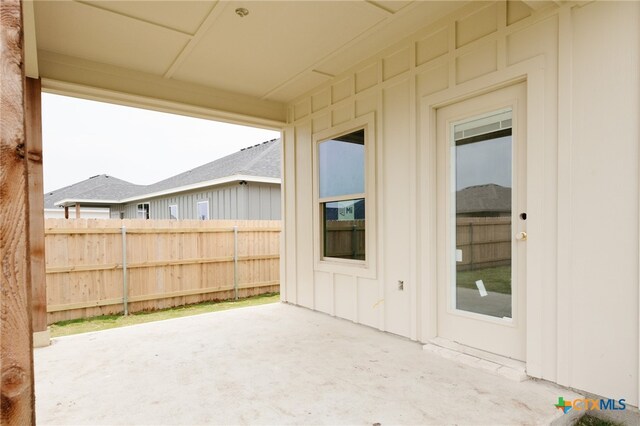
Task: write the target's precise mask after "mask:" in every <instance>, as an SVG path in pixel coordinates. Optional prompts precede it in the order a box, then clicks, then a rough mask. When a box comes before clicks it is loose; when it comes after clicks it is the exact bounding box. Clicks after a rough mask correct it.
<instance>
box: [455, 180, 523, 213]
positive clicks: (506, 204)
mask: <svg viewBox="0 0 640 426" xmlns="http://www.w3.org/2000/svg"><path fill="white" fill-rule="evenodd" d="M456 215H457V216H458V217H460V216H468V217H479V216H480V217H497V216H511V188H506V187H504V186H500V185H496V184H495V183H489V184H486V185H475V186H469V187H467V188H463V189H461V190H459V191H457V192H456Z"/></svg>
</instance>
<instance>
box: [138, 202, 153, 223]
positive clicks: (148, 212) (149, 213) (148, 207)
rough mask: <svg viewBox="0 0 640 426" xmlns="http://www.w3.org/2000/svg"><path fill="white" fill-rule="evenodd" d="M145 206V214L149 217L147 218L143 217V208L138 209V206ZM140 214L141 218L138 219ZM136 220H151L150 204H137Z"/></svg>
mask: <svg viewBox="0 0 640 426" xmlns="http://www.w3.org/2000/svg"><path fill="white" fill-rule="evenodd" d="M145 205H146V206H147V210H146V213H147V214H148V215H149V217H144V216H145V210H144V207H142V210H141V209H140V206H145ZM140 214H142V216H143V217H140ZM136 219H145V220H147V219H151V204H150V203H138V204H137V205H136Z"/></svg>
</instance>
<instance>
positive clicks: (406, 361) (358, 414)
mask: <svg viewBox="0 0 640 426" xmlns="http://www.w3.org/2000/svg"><path fill="white" fill-rule="evenodd" d="M34 363H35V370H36V377H35V378H36V411H37V422H38V424H65V425H69V424H92V425H96V424H110V425H115V424H154V425H155V424H278V425H279V424H362V425H367V424H368V425H372V424H375V423H380V424H382V425H387V424H473V425H480V424H486V425H489V424H491V425H499V424H504V425H506V424H548V423H549V422H550V421H552V420H553V419H554V418H557V417H558V416H559V415H562V414H561V413H560V412H559V411H558V410H556V408H555V407H554V406H553V404H554V403H555V402H556V401H557V399H558V396H565V398H566V397H571V396H572V395H575V394H572V393H570V392H568V391H566V390H564V389H562V388H559V387H557V386H554V385H552V384H550V383H546V382H539V381H533V380H528V381H524V382H515V381H512V380H509V379H506V378H504V377H500V376H496V375H493V374H491V373H488V372H486V371H483V370H479V369H475V368H472V367H469V366H466V365H462V364H458V363H456V362H454V361H451V360H448V359H445V358H442V357H440V356H438V355H436V354H433V353H430V352H426V351H423V349H422V346H421V345H419V344H417V343H415V342H411V341H408V340H406V339H403V338H400V337H396V336H393V335H390V334H387V333H382V332H379V331H376V330H373V329H371V328H368V327H365V326H360V325H356V324H353V323H351V322H349V321H344V320H340V319H335V318H332V317H330V316H328V315H324V314H321V313H317V312H313V311H310V310H307V309H304V308H299V307H294V306H290V305H287V304H272V305H264V306H257V307H251V308H242V309H236V310H230V311H225V312H217V313H211V314H204V315H198V316H192V317H186V318H179V319H173V320H167V321H161V322H155V323H147V324H142V325H137V326H132V327H125V328H119V329H112V330H107V331H101V332H96V333H88V334H82V335H76V336H69V337H63V338H58V339H55V340H54V341H53V344H52V345H51V346H49V347H46V348H41V349H37V350H36V351H35V359H34Z"/></svg>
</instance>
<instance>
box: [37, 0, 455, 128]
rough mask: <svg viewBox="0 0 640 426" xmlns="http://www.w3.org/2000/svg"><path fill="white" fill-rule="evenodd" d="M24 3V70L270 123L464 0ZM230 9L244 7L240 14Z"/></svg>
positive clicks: (73, 85) (62, 84)
mask: <svg viewBox="0 0 640 426" xmlns="http://www.w3.org/2000/svg"><path fill="white" fill-rule="evenodd" d="M27 3H29V4H26V5H25V45H26V46H25V47H26V48H25V50H26V68H27V75H28V76H30V77H38V76H39V77H42V78H43V84H44V87H45V88H48V89H50V90H52V91H58V92H71V94H75V95H80V96H84V97H100V96H99V95H98V94H97V93H98V92H95V91H94V92H92V91H91V90H82V89H81V87H88V88H94V89H104V90H106V91H111V92H114V91H115V92H122V93H127V94H131V95H137V96H142V97H147V98H157V99H164V100H166V101H174V102H179V103H183V104H190V105H194V106H200V107H204V108H212V109H218V110H221V111H224V110H226V111H227V112H230V113H235V114H240V115H243V114H244V115H248V116H253V117H259V118H262V119H265V120H267V121H268V120H271V121H273V122H274V123H276V122H284V121H285V118H286V114H285V108H284V104H286V103H287V102H289V101H291V100H292V99H295V98H296V97H298V96H300V95H302V94H303V93H305V92H307V91H309V90H310V89H312V88H313V87H315V86H318V85H320V84H322V83H324V82H325V81H327V80H329V79H331V78H332V77H333V76H335V75H338V74H340V73H342V72H343V71H345V70H347V69H349V68H350V67H352V66H354V65H356V64H357V63H358V62H360V61H362V60H364V59H366V58H367V57H369V56H371V55H374V54H375V53H377V52H378V51H380V50H382V49H384V48H385V47H387V46H389V45H391V44H393V43H395V42H397V41H399V40H401V39H402V38H404V37H406V36H408V35H409V34H411V33H412V32H415V31H416V30H418V29H419V28H422V27H424V26H425V25H427V24H429V23H430V22H434V21H435V20H437V19H439V18H441V17H442V16H444V15H446V14H448V13H450V12H451V11H453V10H454V9H457V8H459V7H462V6H463V5H464V2H423V1H348V2H338V1H279V2H276V1H153V0H152V1H120V2H115V1H35V2H33V4H31V3H30V2H27ZM237 8H245V9H247V10H248V11H249V14H248V15H247V16H245V17H240V16H238V14H237V13H236V9H237ZM34 46H35V47H34ZM74 92H77V93H74ZM83 92H86V93H83ZM207 98H208V99H207ZM123 102H124V101H123ZM223 106H224V107H223Z"/></svg>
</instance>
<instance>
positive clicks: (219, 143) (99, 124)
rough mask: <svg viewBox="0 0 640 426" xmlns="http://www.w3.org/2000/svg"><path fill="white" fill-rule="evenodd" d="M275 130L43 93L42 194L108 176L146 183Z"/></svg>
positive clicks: (274, 134) (254, 141)
mask: <svg viewBox="0 0 640 426" xmlns="http://www.w3.org/2000/svg"><path fill="white" fill-rule="evenodd" d="M279 136H280V134H279V133H278V132H274V131H270V130H263V129H254V128H250V127H244V126H237V125H233V124H226V123H218V122H215V121H209V120H202V119H198V118H191V117H184V116H180V115H173V114H166V113H161V112H155V111H147V110H143V109H137V108H130V107H123V106H119V105H112V104H107V103H102V102H94V101H87V100H83V99H76V98H68V97H65V96H58V95H52V94H48V93H43V94H42V139H43V141H42V143H43V155H44V189H45V192H48V191H52V190H55V189H58V188H62V187H64V186H67V185H71V184H72V183H75V182H79V181H81V180H84V179H87V178H89V177H91V176H95V175H100V174H107V175H110V176H114V177H117V178H119V179H123V180H126V181H129V182H132V183H136V184H150V183H153V182H157V181H159V180H161V179H164V178H167V177H170V176H173V175H176V174H178V173H181V172H184V171H187V170H189V169H192V168H194V167H196V166H199V165H202V164H205V163H208V162H210V161H213V160H215V159H217V158H220V157H224V156H225V155H228V154H231V153H233V152H236V151H238V150H240V148H244V147H247V146H251V145H255V144H257V143H261V142H264V141H267V140H271V139H274V138H278V137H279Z"/></svg>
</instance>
